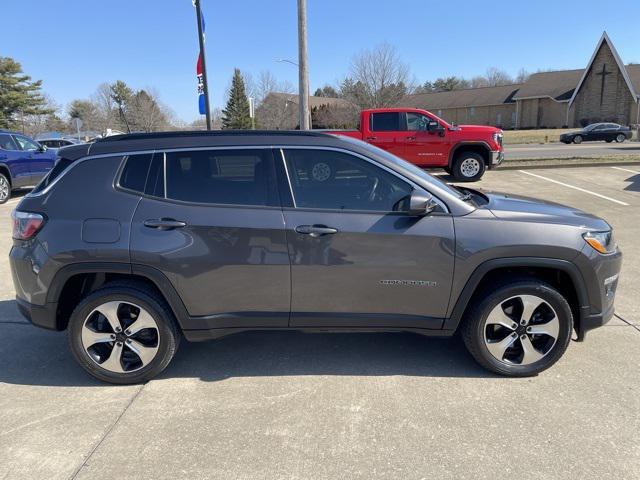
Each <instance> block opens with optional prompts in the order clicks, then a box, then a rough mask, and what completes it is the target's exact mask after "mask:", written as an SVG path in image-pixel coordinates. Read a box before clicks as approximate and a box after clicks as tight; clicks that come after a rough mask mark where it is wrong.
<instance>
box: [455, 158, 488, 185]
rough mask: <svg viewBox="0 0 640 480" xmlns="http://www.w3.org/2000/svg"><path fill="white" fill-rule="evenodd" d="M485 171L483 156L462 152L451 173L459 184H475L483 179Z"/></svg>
mask: <svg viewBox="0 0 640 480" xmlns="http://www.w3.org/2000/svg"><path fill="white" fill-rule="evenodd" d="M485 169H486V165H485V164H484V158H482V155H480V154H479V153H475V152H462V153H461V154H459V155H458V156H457V157H456V159H455V161H454V162H453V168H452V171H451V173H452V175H453V177H454V178H455V179H456V180H457V181H459V182H475V181H476V180H480V178H482V175H484V171H485Z"/></svg>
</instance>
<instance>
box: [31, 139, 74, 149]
mask: <svg viewBox="0 0 640 480" xmlns="http://www.w3.org/2000/svg"><path fill="white" fill-rule="evenodd" d="M38 143H39V144H40V145H44V146H45V147H47V148H48V149H53V150H57V149H59V148H62V147H68V146H69V145H77V144H78V143H81V142H79V141H78V140H72V139H70V138H43V139H39V140H38Z"/></svg>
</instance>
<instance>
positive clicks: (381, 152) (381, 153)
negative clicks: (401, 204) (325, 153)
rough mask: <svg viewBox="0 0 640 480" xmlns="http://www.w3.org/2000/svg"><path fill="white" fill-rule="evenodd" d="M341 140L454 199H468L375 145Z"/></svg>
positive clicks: (461, 191)
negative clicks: (406, 171) (399, 168)
mask: <svg viewBox="0 0 640 480" xmlns="http://www.w3.org/2000/svg"><path fill="white" fill-rule="evenodd" d="M339 138H340V139H341V140H344V141H346V142H350V143H354V144H357V145H358V146H359V147H360V148H364V149H366V150H369V151H370V152H371V153H372V154H374V155H377V156H379V157H383V158H384V159H385V160H387V161H389V162H391V163H393V164H395V165H398V166H399V167H401V168H403V169H405V170H408V171H409V172H410V173H412V174H414V175H415V176H417V177H420V179H422V180H424V181H425V182H427V183H429V184H432V185H434V186H436V187H437V188H440V189H441V190H445V191H447V192H448V193H449V194H450V195H452V196H454V197H458V198H460V199H466V198H465V197H466V195H467V193H466V192H464V191H463V190H462V189H460V188H457V187H454V186H452V185H449V184H448V183H446V182H444V181H443V180H440V179H439V178H438V177H435V176H433V175H430V174H428V173H427V172H425V171H424V170H422V169H421V168H420V167H417V166H415V165H414V164H412V163H409V162H407V161H405V160H402V159H401V158H399V157H396V156H395V155H393V154H391V153H389V152H387V151H385V150H383V149H381V148H378V147H376V146H374V145H371V144H370V143H366V142H363V141H362V140H357V139H355V138H351V137H343V136H339Z"/></svg>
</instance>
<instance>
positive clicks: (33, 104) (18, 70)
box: [0, 57, 53, 128]
mask: <svg viewBox="0 0 640 480" xmlns="http://www.w3.org/2000/svg"><path fill="white" fill-rule="evenodd" d="M41 86H42V80H37V81H31V77H30V76H29V75H24V74H23V72H22V66H21V65H20V64H19V63H18V62H16V61H15V60H14V59H13V58H10V57H0V128H13V127H14V126H15V124H16V120H17V119H16V116H17V115H18V114H19V115H21V116H23V117H24V116H26V115H46V114H49V113H52V112H53V110H51V109H49V108H47V101H46V99H45V98H44V97H43V96H42V93H41V91H40V88H41Z"/></svg>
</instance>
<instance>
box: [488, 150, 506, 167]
mask: <svg viewBox="0 0 640 480" xmlns="http://www.w3.org/2000/svg"><path fill="white" fill-rule="evenodd" d="M503 161H504V151H497V152H491V162H490V163H489V165H488V167H489V168H493V167H497V166H498V165H500V164H501V163H502V162H503Z"/></svg>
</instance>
